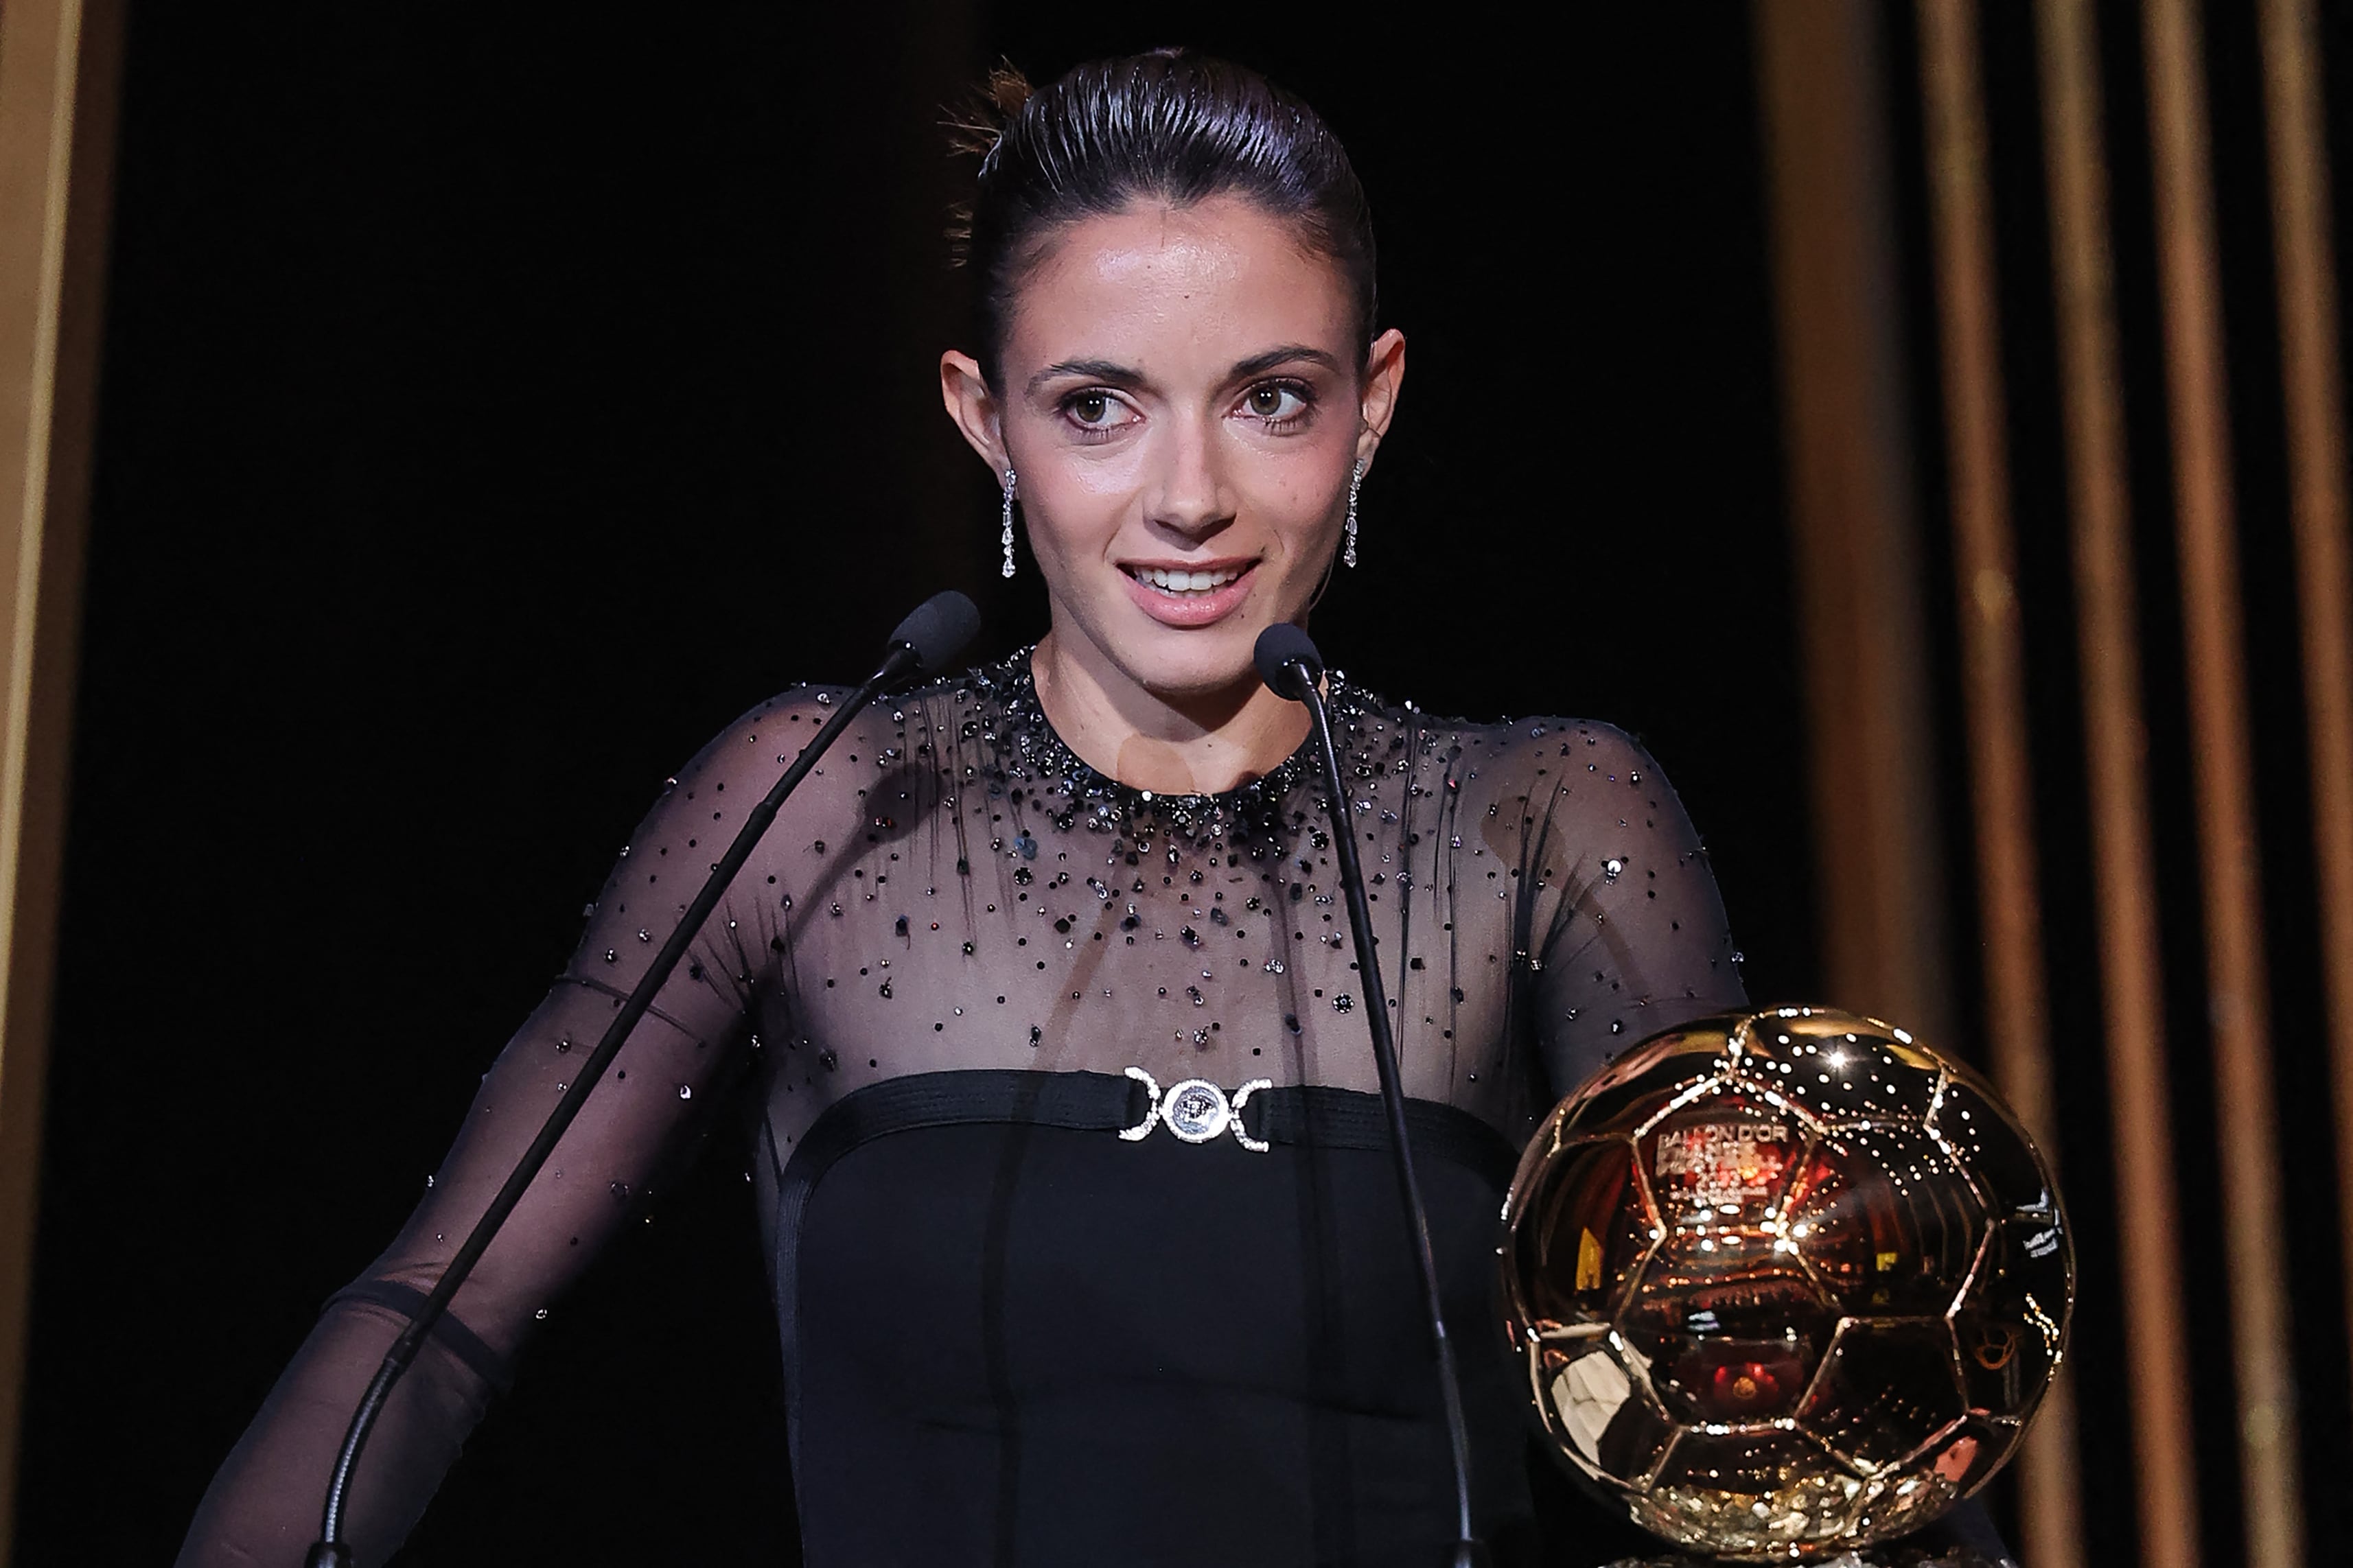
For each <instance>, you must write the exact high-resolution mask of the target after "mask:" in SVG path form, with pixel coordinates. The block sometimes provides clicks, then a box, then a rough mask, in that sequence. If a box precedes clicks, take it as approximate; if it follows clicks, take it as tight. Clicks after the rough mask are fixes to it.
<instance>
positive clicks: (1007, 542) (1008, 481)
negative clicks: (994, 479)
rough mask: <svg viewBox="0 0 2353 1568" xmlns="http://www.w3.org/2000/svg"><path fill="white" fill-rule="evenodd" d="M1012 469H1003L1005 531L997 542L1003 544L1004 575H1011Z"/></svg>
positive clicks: (1013, 482) (1013, 480) (1013, 481)
mask: <svg viewBox="0 0 2353 1568" xmlns="http://www.w3.org/2000/svg"><path fill="white" fill-rule="evenodd" d="M1015 483H1016V481H1015V479H1014V477H1013V470H1012V469H1011V468H1007V469H1006V470H1005V531H1004V533H1003V534H1002V535H1000V536H999V537H998V539H997V542H998V543H999V544H1002V545H1004V546H1005V575H1007V576H1008V577H1010V576H1012V575H1013V487H1014V484H1015Z"/></svg>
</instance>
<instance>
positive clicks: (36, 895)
mask: <svg viewBox="0 0 2353 1568" xmlns="http://www.w3.org/2000/svg"><path fill="white" fill-rule="evenodd" d="M120 58H121V9H120V6H119V5H117V4H116V3H115V0H88V3H87V4H84V0H7V4H6V5H0V560H5V562H6V563H7V567H8V570H7V573H6V576H7V579H8V581H7V584H6V589H5V593H0V715H5V717H0V1563H5V1560H6V1556H7V1553H8V1551H9V1548H10V1541H11V1537H12V1534H13V1531H11V1529H10V1521H11V1518H12V1516H13V1493H14V1488H15V1482H16V1470H17V1464H16V1457H17V1452H18V1433H17V1422H18V1419H19V1415H20V1411H21V1404H22V1392H23V1384H22V1378H23V1371H24V1340H25V1326H26V1312H27V1309H28V1307H29V1300H28V1297H29V1294H30V1284H31V1279H30V1276H31V1268H32V1246H33V1226H34V1217H35V1206H34V1195H35V1176H36V1175H37V1172H38V1169H39V1150H40V1130H41V1099H42V1087H43V1078H44V1074H45V1069H46V1066H47V1052H48V1033H49V993H50V985H51V980H52V970H53V968H54V961H55V955H56V950H57V910H58V884H59V878H60V874H61V871H62V865H63V856H62V848H61V845H62V841H63V838H64V834H65V816H66V756H67V752H68V750H69V741H70V736H71V724H72V712H73V675H74V664H75V645H76V639H77V637H78V634H79V625H80V607H81V561H82V538H83V532H84V528H85V523H86V518H87V511H88V505H89V455H90V424H91V420H92V417H93V415H94V405H95V401H96V393H95V384H96V379H97V374H98V371H97V367H98V346H99V305H100V288H101V285H102V281H103V278H104V270H105V247H106V231H107V217H108V209H109V199H108V197H109V192H108V180H109V175H110V174H111V161H112V139H113V128H114V87H115V72H116V70H117V68H118V66H119V63H120Z"/></svg>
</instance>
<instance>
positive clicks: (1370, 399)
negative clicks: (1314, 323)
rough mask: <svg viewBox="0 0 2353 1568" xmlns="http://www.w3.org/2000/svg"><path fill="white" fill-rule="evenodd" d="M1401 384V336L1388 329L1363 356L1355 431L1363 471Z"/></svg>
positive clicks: (1391, 415) (1393, 411)
mask: <svg viewBox="0 0 2353 1568" xmlns="http://www.w3.org/2000/svg"><path fill="white" fill-rule="evenodd" d="M1404 385H1405V334H1404V333H1403V332H1400V331H1398V330H1397V329H1396V328H1395V327H1391V328H1390V329H1389V330H1388V331H1386V332H1383V333H1382V334H1381V335H1380V336H1379V337H1377V338H1375V339H1374V340H1373V346H1372V347H1371V348H1370V349H1369V350H1367V351H1366V354H1365V396H1364V402H1363V405H1362V406H1361V413H1362V416H1363V423H1362V424H1361V425H1360V426H1358V428H1357V431H1356V460H1357V461H1358V462H1361V463H1362V464H1364V465H1365V468H1366V472H1370V471H1371V469H1372V466H1373V454H1374V453H1375V452H1377V451H1378V450H1379V449H1380V445H1381V437H1384V436H1386V435H1388V433H1389V421H1390V420H1392V419H1394V418H1396V417H1397V405H1398V389H1399V388H1401V387H1402V386H1404Z"/></svg>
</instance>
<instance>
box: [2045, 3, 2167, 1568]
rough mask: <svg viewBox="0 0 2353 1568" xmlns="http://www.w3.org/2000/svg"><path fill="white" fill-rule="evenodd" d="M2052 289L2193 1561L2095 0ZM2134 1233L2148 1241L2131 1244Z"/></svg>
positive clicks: (2130, 1339) (2049, 70) (2142, 1204)
mask: <svg viewBox="0 0 2353 1568" xmlns="http://www.w3.org/2000/svg"><path fill="white" fill-rule="evenodd" d="M2036 20H2037V24H2038V25H2037V28H2036V43H2037V51H2036V52H2037V54H2038V56H2039V63H2040V68H2041V74H2042V116H2043V152H2044V157H2045V159H2046V162H2047V178H2048V182H2049V187H2050V202H2051V248H2052V286H2053V292H2054V294H2055V296H2056V315H2057V321H2058V331H2059V367H2060V377H2061V381H2062V384H2063V421H2064V426H2065V436H2066V447H2067V499H2068V510H2069V513H2070V532H2071V536H2072V538H2071V542H2072V545H2073V555H2074V567H2075V595H2076V635H2077V637H2078V639H2079V644H2080V658H2081V662H2082V666H2083V672H2082V673H2083V683H2084V750H2085V763H2086V772H2087V774H2088V783H2089V786H2090V793H2091V803H2090V804H2091V818H2092V824H2091V825H2092V858H2093V879H2094V891H2095V896H2096V899H2097V902H2098V909H2099V946H2100V997H2101V1006H2102V1012H2103V1016H2104V1020H2105V1026H2106V1047H2107V1065H2108V1091H2109V1097H2110V1100H2111V1101H2112V1102H2113V1107H2114V1116H2115V1127H2114V1130H2113V1137H2114V1148H2115V1159H2116V1233H2117V1235H2118V1236H2119V1237H2124V1238H2126V1242H2125V1245H2123V1246H2121V1247H2118V1249H2117V1254H2118V1256H2117V1261H2118V1264H2119V1266H2120V1268H2121V1269H2122V1273H2123V1283H2124V1298H2125V1300H2124V1309H2125V1310H2124V1321H2125V1335H2124V1338H2125V1346H2124V1349H2125V1365H2126V1382H2127V1386H2128V1387H2129V1388H2130V1389H2131V1391H2132V1405H2131V1427H2132V1442H2133V1459H2134V1478H2135V1481H2136V1484H2137V1501H2138V1505H2139V1506H2138V1515H2139V1523H2140V1561H2141V1562H2142V1563H2145V1564H2147V1568H2196V1564H2197V1563H2198V1493H2197V1479H2196V1477H2195V1475H2194V1474H2193V1473H2192V1471H2191V1468H2190V1461H2189V1434H2190V1431H2191V1426H2190V1410H2189V1374H2188V1370H2187V1369H2188V1366H2189V1341H2188V1335H2187V1334H2186V1332H2185V1331H2184V1328H2183V1323H2182V1312H2181V1293H2180V1282H2179V1279H2177V1277H2176V1275H2175V1272H2174V1268H2175V1264H2176V1262H2177V1261H2178V1259H2179V1258H2180V1256H2181V1255H2180V1253H2179V1250H2178V1249H2177V1248H2176V1247H2174V1246H2173V1245H2172V1238H2173V1237H2176V1236H2177V1235H2178V1234H2179V1223H2178V1210H2177V1205H2176V1204H2175V1201H2174V1179H2173V1139H2172V1131H2171V1129H2172V1120H2171V1118H2172V1109H2171V1106H2170V1103H2169V1097H2168V1091H2167V1087H2166V1076H2165V1069H2166V1064H2165V1015H2164V1008H2163V1003H2162V992H2161V990H2160V989H2159V982H2158V935H2157V889H2156V879H2155V873H2154V869H2153V864H2154V862H2153V856H2154V849H2153V847H2152V843H2151V837H2150V830H2149V819H2148V801H2147V795H2146V793H2145V790H2144V784H2143V779H2142V769H2143V763H2144V761H2145V754H2146V752H2147V736H2146V733H2145V731H2144V730H2143V727H2142V722H2141V680H2140V656H2139V651H2138V649H2137V647H2136V646H2135V643H2134V637H2135V635H2136V629H2137V628H2136V618H2137V616H2136V611H2135V607H2134V593H2133V572H2132V543H2131V528H2132V520H2131V515H2130V510H2129V506H2128V501H2127V494H2128V492H2127V490H2126V479H2125V445H2124V441H2125V426H2124V399H2123V393H2122V388H2121V387H2120V385H2119V384H2118V363H2117V351H2116V289H2115V265H2114V262H2113V260H2112V258H2111V256H2110V252H2109V246H2108V191H2107V172H2106V168H2105V137H2104V135H2103V134H2102V132H2101V125H2100V116H2101V92H2100V79H2099V47H2098V41H2097V38H2096V36H2095V34H2094V23H2093V16H2092V0H2047V3H2046V4H2045V5H2042V7H2041V8H2040V9H2039V10H2038V11H2037V13H2036ZM2136 1240H2137V1241H2139V1242H2141V1243H2143V1245H2134V1244H2133V1243H2134V1242H2135V1241H2136Z"/></svg>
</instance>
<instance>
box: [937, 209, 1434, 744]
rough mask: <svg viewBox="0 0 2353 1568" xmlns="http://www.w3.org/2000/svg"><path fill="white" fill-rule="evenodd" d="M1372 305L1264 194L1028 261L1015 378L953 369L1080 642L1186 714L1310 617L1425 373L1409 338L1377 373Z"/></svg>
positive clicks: (1056, 248)
mask: <svg viewBox="0 0 2353 1568" xmlns="http://www.w3.org/2000/svg"><path fill="white" fill-rule="evenodd" d="M1351 307H1352V301H1351V299H1350V295H1349V291H1348V289H1347V285H1346V281H1345V279H1344V278H1343V276H1342V275H1341V273H1340V270H1339V268H1337V266H1336V265H1335V264H1334V263H1333V262H1332V261H1330V260H1329V259H1327V258H1324V257H1322V256H1319V255H1316V254H1314V252H1312V251H1310V250H1308V249H1306V248H1304V247H1303V246H1302V244H1301V243H1300V239H1299V237H1298V234H1297V232H1296V230H1295V229H1294V228H1293V226H1290V225H1288V224H1286V223H1284V222H1283V221H1282V220H1281V219H1279V218H1275V217H1271V216H1268V215H1267V214H1265V213H1263V212H1262V211H1261V210H1260V209H1259V208H1258V207H1256V206H1254V205H1251V204H1250V203H1249V202H1246V201H1243V200H1241V199H1239V198H1235V197H1216V198H1211V199H1209V200H1207V201H1203V202H1200V203H1198V204H1197V205H1192V206H1187V207H1172V206H1167V205H1158V204H1149V205H1147V204H1138V205H1135V206H1133V207H1131V208H1129V209H1128V210H1126V211H1124V212H1122V213H1119V214H1117V215H1114V216H1106V217H1096V218H1089V219H1087V220H1085V221H1083V222H1081V223H1078V224H1074V225H1072V226H1070V227H1068V228H1067V229H1064V230H1063V231H1061V232H1060V234H1059V235H1058V236H1057V237H1055V238H1054V240H1053V241H1052V243H1051V244H1050V247H1048V248H1047V249H1046V251H1045V252H1044V254H1043V255H1042V257H1041V258H1039V260H1038V262H1037V263H1036V264H1035V265H1034V266H1033V267H1032V268H1031V269H1030V271H1029V276H1028V277H1027V278H1026V279H1023V281H1022V283H1021V285H1020V287H1019V289H1018V294H1017V296H1016V299H1015V301H1014V308H1013V310H1012V311H1011V315H1010V320H1009V321H1008V324H1007V325H1008V335H1007V341H1006V343H1005V346H1004V353H1003V356H1002V361H1001V364H1000V367H999V382H1000V384H998V385H997V386H996V387H994V388H990V387H987V386H985V385H984V384H982V382H981V379H980V375H979V372H978V367H977V366H976V365H975V364H974V363H973V362H972V361H971V360H970V359H968V358H967V357H966V356H965V355H962V354H950V355H948V356H946V358H945V360H944V362H943V366H942V370H943V382H944V389H945V391H946V393H947V395H948V401H949V406H950V412H951V413H952V414H954V415H955V416H956V417H957V419H958V422H959V423H960V424H961V425H963V426H964V427H965V434H966V436H967V437H969V438H970V439H971V440H972V443H973V445H974V447H976V449H977V450H979V452H980V453H981V456H982V457H983V458H986V459H987V460H988V461H989V462H990V463H991V465H992V466H993V467H995V468H997V469H998V471H999V472H1000V474H1001V472H1002V469H1003V468H1006V467H1010V468H1013V469H1014V470H1015V471H1016V472H1017V473H1018V475H1019V481H1018V497H1019V500H1020V501H1021V504H1022V508H1023V516H1024V519H1025V521H1027V523H1028V526H1029V543H1030V548H1031V550H1032V551H1033V552H1035V553H1036V555H1037V558H1038V563H1039V569H1040V570H1041V571H1042V572H1043V573H1044V574H1045V577H1046V586H1047V591H1048V594H1049V595H1050V598H1051V601H1052V608H1053V624H1054V635H1055V638H1056V640H1057V643H1058V644H1059V645H1060V652H1061V653H1063V654H1064V655H1066V656H1075V657H1078V658H1082V659H1084V660H1085V661H1086V662H1087V663H1088V664H1089V665H1090V666H1091V667H1092V668H1096V669H1097V671H1098V672H1099V674H1101V675H1103V676H1104V677H1109V678H1112V679H1118V678H1121V677H1124V679H1126V680H1127V681H1130V682H1133V683H1134V685H1135V686H1137V687H1140V688H1142V689H1145V690H1146V691H1149V692H1152V693H1154V694H1155V695H1160V696H1164V697H1167V698H1170V699H1173V700H1180V701H1181V700H1183V699H1185V698H1186V697H1188V696H1208V695H1210V694H1214V693H1221V692H1227V691H1229V690H1231V689H1234V688H1236V687H1237V686H1239V685H1240V684H1241V683H1243V682H1246V681H1251V680H1254V679H1255V677H1254V675H1253V674H1252V666H1251V650H1252V648H1253V647H1254V645H1255V644H1256V642H1257V639H1258V635H1259V633H1260V632H1261V631H1262V630H1263V629H1265V628H1266V627H1267V626H1271V625H1273V624H1274V623H1276V622H1278V621H1292V622H1300V623H1303V622H1304V621H1305V619H1306V616H1307V607H1308V604H1309V601H1310V600H1311V599H1313V598H1314V595H1315V591H1316V587H1317V584H1319V583H1320V582H1321V580H1322V578H1323V576H1324V571H1325V568H1326V566H1327V564H1328V563H1329V562H1330V561H1331V559H1332V555H1333V552H1334V551H1335V548H1336V546H1337V544H1338V541H1339V534H1340V527H1341V522H1342V520H1343V518H1344V516H1345V513H1346V510H1347V497H1348V474H1349V469H1350V467H1351V465H1352V464H1354V463H1356V462H1357V461H1359V460H1362V461H1363V462H1364V463H1365V464H1366V467H1367V468H1369V467H1370V465H1371V460H1372V455H1373V450H1374V448H1375V447H1376V446H1377V445H1378V443H1379V439H1380V435H1381V432H1382V431H1383V430H1384V429H1386V427H1387V426H1388V418H1389V413H1390V410H1391V409H1392V407H1393V406H1394V405H1395V401H1396V397H1397V389H1398V382H1399V380H1400V379H1401V377H1402V375H1403V373H1404V340H1403V339H1402V338H1401V337H1399V336H1398V334H1397V333H1396V332H1388V333H1384V334H1383V335H1382V337H1381V339H1380V340H1379V341H1378V342H1376V343H1375V344H1374V345H1373V352H1372V356H1371V363H1370V368H1369V370H1367V369H1366V368H1364V360H1363V357H1362V356H1363V355H1364V345H1363V344H1361V343H1358V342H1355V341H1354V331H1355V325H1356V323H1355V321H1354V320H1353V311H1352V308H1351ZM1074 641H1076V642H1077V643H1080V644H1082V645H1083V646H1081V647H1073V646H1071V644H1072V643H1073V642H1074Z"/></svg>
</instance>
